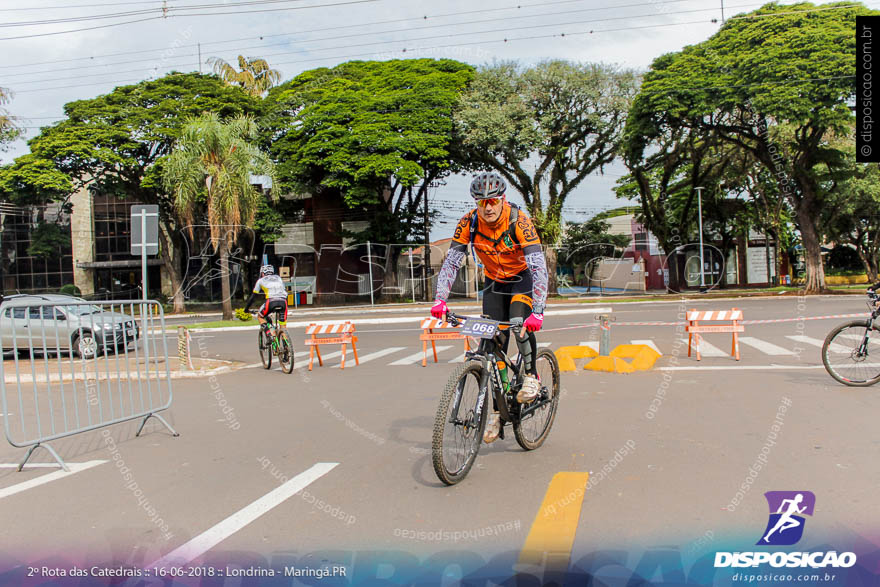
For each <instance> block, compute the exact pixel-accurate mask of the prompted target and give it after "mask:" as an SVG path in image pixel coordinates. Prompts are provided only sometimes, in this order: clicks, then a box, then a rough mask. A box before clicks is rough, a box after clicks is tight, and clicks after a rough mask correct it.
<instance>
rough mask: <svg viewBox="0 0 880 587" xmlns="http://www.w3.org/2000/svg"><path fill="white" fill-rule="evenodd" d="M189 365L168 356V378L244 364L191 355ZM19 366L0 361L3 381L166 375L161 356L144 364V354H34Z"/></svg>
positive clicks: (213, 372)
mask: <svg viewBox="0 0 880 587" xmlns="http://www.w3.org/2000/svg"><path fill="white" fill-rule="evenodd" d="M105 359H106V360H105ZM31 361H33V369H31ZM192 365H193V369H189V368H188V367H187V368H185V369H181V365H180V360H179V359H178V357H169V359H168V365H167V373H168V374H170V376H171V379H190V378H196V377H207V376H211V375H216V374H219V373H225V372H228V371H234V370H237V369H240V368H241V367H243V366H244V365H245V363H241V362H236V361H225V360H221V359H207V358H201V357H193V358H192ZM18 367H19V370H18V372H19V375H18V377H16V371H15V361H14V360H9V359H7V360H4V361H3V375H4V377H3V379H4V382H5V383H7V384H8V383H22V384H33V383H36V384H46V383H49V384H54V383H68V382H73V381H85V382H93V381H116V380H117V379H118V380H121V381H122V382H126V381H132V382H134V381H137V380H138V379H139V378H141V379H143V380H147V379H150V380H153V381H155V380H156V379H160V378H164V377H165V376H166V364H165V359H164V358H163V357H158V358H152V357H151V358H150V362H149V365H146V364H145V362H144V359H143V357H141V358H140V359H139V360H138V359H137V358H135V357H129V358H128V360H126V359H125V357H124V356H120V357H118V358H117V357H116V356H114V355H112V354H111V355H109V356H107V357H106V358H105V357H99V358H97V359H91V360H88V361H82V360H80V359H74V360H73V362H71V361H70V360H69V359H67V358H63V359H61V360H59V359H58V358H57V357H49V358H48V360H44V358H43V357H41V356H36V357H34V358H33V359H30V360H28V359H20V360H19V361H18ZM47 371H48V376H47Z"/></svg>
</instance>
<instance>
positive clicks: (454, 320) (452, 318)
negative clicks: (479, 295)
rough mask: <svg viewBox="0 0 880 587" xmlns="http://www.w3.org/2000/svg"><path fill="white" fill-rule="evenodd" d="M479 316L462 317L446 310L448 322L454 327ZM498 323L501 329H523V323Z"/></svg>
mask: <svg viewBox="0 0 880 587" xmlns="http://www.w3.org/2000/svg"><path fill="white" fill-rule="evenodd" d="M476 317H477V316H462V315H460V314H456V313H454V312H452V311H450V310H446V321H447V322H449V323H450V324H452V325H453V326H458V325H459V324H461V323H462V322H464V321H465V320H467V319H468V318H476ZM496 322H498V324H499V327H501V329H502V330H503V329H505V328H510V329H511V330H519V329H521V328H522V327H523V324H522V323H521V322H502V321H500V320H496Z"/></svg>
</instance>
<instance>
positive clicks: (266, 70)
mask: <svg viewBox="0 0 880 587" xmlns="http://www.w3.org/2000/svg"><path fill="white" fill-rule="evenodd" d="M208 63H209V64H210V65H211V66H212V67H213V68H214V73H216V74H217V75H219V76H220V79H222V80H223V81H225V82H226V83H227V84H228V85H230V86H236V85H237V86H240V87H242V88H244V91H246V92H247V93H248V94H250V95H251V96H253V97H255V98H259V97H260V96H262V95H263V94H265V93H266V92H268V91H269V89H270V88H271V87H272V86H274V85H275V84H277V83H278V82H279V81H281V72H280V71H278V70H277V69H272V68H270V67H269V62H268V61H266V60H265V59H259V58H257V57H254V58H247V57H245V56H244V55H239V56H238V69H239V70H241V71H238V70H236V69H235V67H234V66H232V65H230V64H229V63H227V62H226V61H224V60H223V59H220V58H219V57H211V58H209V59H208Z"/></svg>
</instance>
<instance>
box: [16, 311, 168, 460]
mask: <svg viewBox="0 0 880 587" xmlns="http://www.w3.org/2000/svg"><path fill="white" fill-rule="evenodd" d="M43 299H45V300H48V301H40V299H39V297H38V296H33V297H31V296H29V297H28V298H27V299H21V300H18V299H14V298H13V299H8V300H7V301H6V302H4V303H3V304H2V305H0V336H2V343H3V350H4V356H3V360H2V361H0V379H2V384H0V385H2V387H0V390H2V405H3V425H4V429H5V433H6V439H7V440H8V441H9V443H10V444H11V445H12V446H15V447H17V448H28V451H27V454H26V455H25V457H24V460H22V461H21V463H20V465H19V467H18V470H19V471H21V469H22V468H23V467H24V465H25V463H27V461H28V459H29V458H30V456H31V455H32V454H33V452H34V451H35V450H36V449H37V448H38V447H43V448H45V449H46V450H47V451H49V453H50V454H51V455H52V456H53V458H54V459H55V460H56V461H57V462H58V464H59V465H60V466H61V467H62V468H63V469H64V470H65V471H67V470H68V468H67V466H66V465H65V463H64V461H63V460H62V459H61V457H60V456H59V455H58V453H57V452H56V451H55V450H54V449H53V448H52V446H51V445H50V444H49V443H50V442H52V441H54V440H58V439H61V438H65V437H68V436H72V435H74V434H79V433H82V432H88V431H92V430H96V429H98V428H103V427H105V426H110V425H113V424H118V423H120V422H127V421H129V420H136V419H141V424H140V427H139V428H138V431H137V434H136V436H140V433H141V432H142V431H143V429H144V425H145V424H146V423H147V420H148V419H150V418H151V417H153V418H156V419H158V420H159V421H160V422H161V423H162V424H163V425H164V426H165V427H166V428H168V430H169V431H170V432H171V433H172V434H173V435H174V436H178V434H177V432H176V431H175V430H174V429H173V428H172V427H171V426H170V425H169V424H168V422H166V421H165V419H164V418H162V416H161V415H160V414H159V412H161V411H163V410H166V409H168V408H169V407H170V406H171V401H172V390H171V372H170V367H169V364H168V345H167V342H166V339H165V336H164V331H165V315H164V313H163V311H162V306H161V305H160V304H159V303H158V302H155V301H152V300H149V301H145V300H121V301H108V302H89V301H85V300H80V301H70V302H68V301H67V300H57V299H56V300H52V299H51V298H43ZM157 339H159V340H157ZM9 351H11V353H12V356H11V357H9V355H8V352H9Z"/></svg>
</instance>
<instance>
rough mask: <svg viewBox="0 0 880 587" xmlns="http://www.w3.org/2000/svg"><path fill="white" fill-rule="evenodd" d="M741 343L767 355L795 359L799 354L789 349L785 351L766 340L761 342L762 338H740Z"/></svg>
mask: <svg viewBox="0 0 880 587" xmlns="http://www.w3.org/2000/svg"><path fill="white" fill-rule="evenodd" d="M739 341H740V342H741V343H742V344H744V345H746V346H750V347H752V348H755V349H758V350H759V351H761V352H762V353H764V354H765V355H774V356H786V357H793V356H795V355H797V353H795V352H793V351H790V350H788V349H784V348H782V347H781V346H776V345H775V344H772V343H769V342H767V341H766V340H761V339H760V338H754V337H751V336H740V337H739Z"/></svg>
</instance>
